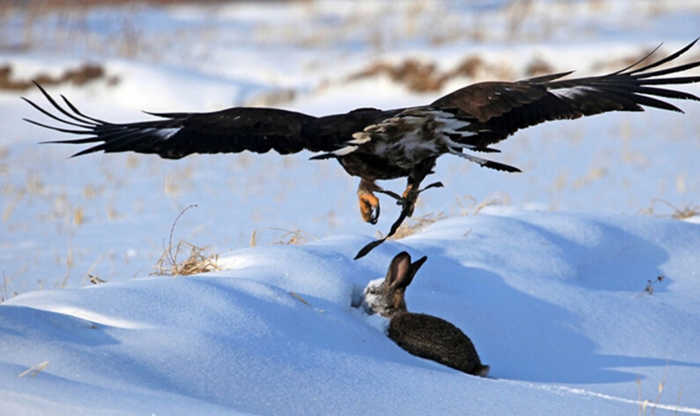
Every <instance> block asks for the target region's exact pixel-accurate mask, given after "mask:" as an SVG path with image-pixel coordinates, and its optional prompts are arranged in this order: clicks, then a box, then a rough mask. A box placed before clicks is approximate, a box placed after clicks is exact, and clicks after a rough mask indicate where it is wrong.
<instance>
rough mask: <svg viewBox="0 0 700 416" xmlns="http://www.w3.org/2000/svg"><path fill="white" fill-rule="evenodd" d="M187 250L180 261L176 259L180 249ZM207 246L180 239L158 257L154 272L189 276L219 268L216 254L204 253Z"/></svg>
mask: <svg viewBox="0 0 700 416" xmlns="http://www.w3.org/2000/svg"><path fill="white" fill-rule="evenodd" d="M183 250H189V255H188V256H187V258H185V259H184V260H182V261H179V260H178V257H179V256H180V253H181V251H183ZM207 250H208V248H207V247H199V246H196V245H194V244H192V243H188V242H187V241H180V242H178V243H177V245H176V246H175V250H174V252H173V250H172V247H168V249H167V250H165V251H164V252H163V254H162V255H161V256H160V258H159V259H158V262H157V263H156V271H155V273H154V274H157V275H160V276H189V275H192V274H199V273H208V272H213V271H215V270H220V268H219V266H218V260H219V255H218V254H206V251H207Z"/></svg>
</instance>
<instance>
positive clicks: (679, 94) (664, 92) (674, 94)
mask: <svg viewBox="0 0 700 416" xmlns="http://www.w3.org/2000/svg"><path fill="white" fill-rule="evenodd" d="M634 91H635V92H636V93H638V94H648V95H658V96H659V97H666V98H677V99H680V100H695V101H700V97H698V96H696V95H694V94H691V93H689V92H685V91H676V90H669V89H666V88H654V87H637V88H635V89H634Z"/></svg>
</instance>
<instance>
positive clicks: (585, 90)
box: [549, 85, 596, 100]
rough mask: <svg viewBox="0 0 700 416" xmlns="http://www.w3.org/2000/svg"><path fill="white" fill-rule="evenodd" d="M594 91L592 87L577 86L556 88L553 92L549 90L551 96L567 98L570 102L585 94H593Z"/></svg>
mask: <svg viewBox="0 0 700 416" xmlns="http://www.w3.org/2000/svg"><path fill="white" fill-rule="evenodd" d="M595 91H596V89H595V88H593V87H588V86H583V85H580V86H577V87H571V88H557V89H553V90H549V92H551V93H552V94H554V95H556V96H557V97H560V98H568V99H570V100H573V99H575V98H576V97H581V96H583V95H586V94H590V93H591V92H595Z"/></svg>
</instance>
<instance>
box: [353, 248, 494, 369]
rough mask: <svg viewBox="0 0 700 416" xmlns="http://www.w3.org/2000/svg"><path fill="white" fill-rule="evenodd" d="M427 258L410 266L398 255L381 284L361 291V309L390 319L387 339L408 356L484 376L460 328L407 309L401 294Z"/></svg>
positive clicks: (408, 259)
mask: <svg viewBox="0 0 700 416" xmlns="http://www.w3.org/2000/svg"><path fill="white" fill-rule="evenodd" d="M425 260H426V257H422V258H420V259H418V260H417V261H416V262H414V263H411V256H409V255H408V253H406V252H401V253H399V254H398V255H396V257H394V259H393V260H392V262H391V265H390V266H389V270H388V271H387V275H386V277H385V278H384V280H381V279H380V280H374V281H372V282H370V283H369V284H368V285H367V287H366V288H365V291H364V302H363V305H364V308H365V310H366V311H367V312H368V313H370V314H373V313H378V314H380V315H381V316H383V317H386V318H389V324H388V327H387V331H386V332H387V335H388V336H389V338H391V339H392V340H393V341H394V342H396V344H397V345H398V346H400V347H401V348H403V349H404V350H406V351H408V352H409V353H411V354H413V355H416V356H419V357H422V358H427V359H429V360H433V361H436V362H438V363H440V364H443V365H446V366H448V367H452V368H454V369H456V370H459V371H463V372H465V373H468V374H473V375H479V376H486V375H487V374H488V371H489V366H487V365H483V364H482V363H481V360H480V359H479V354H477V352H476V349H475V348H474V344H472V342H471V340H470V339H469V337H467V336H466V335H465V334H464V332H462V331H461V330H460V329H459V328H457V327H456V326H454V325H452V324H451V323H449V322H447V321H446V320H444V319H440V318H438V317H435V316H432V315H426V314H421V313H411V312H408V311H407V309H406V301H405V300H404V294H405V291H406V287H408V285H409V284H410V283H411V281H412V280H413V276H414V275H415V274H416V272H417V271H418V269H419V268H420V266H421V265H422V264H423V262H425Z"/></svg>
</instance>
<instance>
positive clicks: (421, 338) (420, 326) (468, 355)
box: [387, 312, 489, 376]
mask: <svg viewBox="0 0 700 416" xmlns="http://www.w3.org/2000/svg"><path fill="white" fill-rule="evenodd" d="M387 335H389V338H391V339H392V340H393V341H394V342H396V344H398V345H399V346H400V347H401V348H403V349H404V350H406V351H408V352H409V353H411V354H413V355H417V356H419V357H423V358H427V359H429V360H433V361H437V362H438V363H440V364H443V365H446V366H448V367H452V368H454V369H455V370H459V371H462V372H465V373H468V374H474V375H479V376H486V375H487V374H488V371H489V366H487V365H482V364H481V360H480V359H479V354H477V352H476V349H475V348H474V344H472V341H471V340H470V339H469V337H467V336H466V335H465V334H464V332H462V331H461V330H460V329H459V328H457V327H456V326H454V325H452V324H451V323H449V322H447V321H446V320H444V319H440V318H438V317H436V316H432V315H425V314H422V313H409V312H404V313H397V314H395V315H394V316H393V317H392V318H391V321H390V322H389V329H388V331H387Z"/></svg>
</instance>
